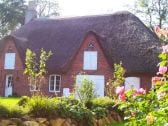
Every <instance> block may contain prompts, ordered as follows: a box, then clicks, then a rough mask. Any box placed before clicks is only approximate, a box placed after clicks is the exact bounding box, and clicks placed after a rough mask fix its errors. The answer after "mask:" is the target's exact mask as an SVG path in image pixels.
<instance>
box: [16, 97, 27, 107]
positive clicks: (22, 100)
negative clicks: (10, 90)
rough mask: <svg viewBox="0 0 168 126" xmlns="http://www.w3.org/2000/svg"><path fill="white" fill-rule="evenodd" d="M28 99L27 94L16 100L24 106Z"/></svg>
mask: <svg viewBox="0 0 168 126" xmlns="http://www.w3.org/2000/svg"><path fill="white" fill-rule="evenodd" d="M29 100H30V98H29V97H28V96H22V97H21V99H20V100H19V101H18V105H19V106H23V107H25V106H26V104H27V103H28V101H29Z"/></svg>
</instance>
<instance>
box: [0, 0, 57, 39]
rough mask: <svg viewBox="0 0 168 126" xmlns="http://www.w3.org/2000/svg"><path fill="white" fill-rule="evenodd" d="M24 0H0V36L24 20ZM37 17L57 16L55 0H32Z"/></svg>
mask: <svg viewBox="0 0 168 126" xmlns="http://www.w3.org/2000/svg"><path fill="white" fill-rule="evenodd" d="M25 1H26V0H0V38H2V37H4V36H5V35H7V34H9V33H10V32H11V31H14V30H16V29H17V28H19V27H20V26H22V25H23V24H24V22H25V11H26V9H27V8H28V6H27V5H26V2H25ZM34 1H35V3H36V6H37V8H36V10H37V14H38V15H37V16H38V17H50V16H57V15H58V14H59V13H58V3H57V2H56V1H55V0H34Z"/></svg>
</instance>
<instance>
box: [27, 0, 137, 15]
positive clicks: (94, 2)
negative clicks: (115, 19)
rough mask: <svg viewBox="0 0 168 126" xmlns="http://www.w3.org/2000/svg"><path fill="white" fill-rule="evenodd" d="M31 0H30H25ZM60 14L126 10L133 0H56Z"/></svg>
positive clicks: (107, 12)
mask: <svg viewBox="0 0 168 126" xmlns="http://www.w3.org/2000/svg"><path fill="white" fill-rule="evenodd" d="M26 1H27V2H28V1H32V0H26ZM57 1H58V4H59V9H60V14H61V16H65V17H66V16H84V15H97V14H109V13H113V12H116V11H123V10H128V6H133V5H134V1H135V0H57Z"/></svg>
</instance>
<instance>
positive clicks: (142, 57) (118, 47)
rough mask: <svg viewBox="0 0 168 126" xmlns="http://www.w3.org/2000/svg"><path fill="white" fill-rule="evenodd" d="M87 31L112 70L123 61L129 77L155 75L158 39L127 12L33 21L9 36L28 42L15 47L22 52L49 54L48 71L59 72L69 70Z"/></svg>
mask: <svg viewBox="0 0 168 126" xmlns="http://www.w3.org/2000/svg"><path fill="white" fill-rule="evenodd" d="M89 31H93V32H94V33H95V34H96V35H97V36H98V39H99V41H100V44H101V46H102V48H103V51H104V53H105V55H106V57H107V60H108V61H109V63H110V64H111V66H113V63H115V62H117V63H118V62H120V61H122V62H123V65H124V67H125V69H126V70H127V72H128V73H130V72H131V73H134V72H136V73H141V72H149V73H153V72H155V70H156V64H157V62H158V61H157V52H158V50H157V47H158V44H159V39H158V38H157V36H156V35H155V34H154V33H152V32H151V31H150V30H149V29H148V28H147V27H146V26H145V25H144V24H143V23H142V22H141V21H140V20H139V19H138V18H137V17H136V16H135V15H133V14H131V13H129V12H118V13H114V14H110V15H98V16H84V17H74V18H58V19H36V20H34V21H31V22H29V23H28V24H26V25H24V26H22V27H21V28H20V29H19V30H17V31H15V32H14V33H12V36H14V38H17V39H19V40H20V41H21V40H22V39H23V38H24V39H25V40H27V42H25V41H24V42H23V43H22V45H21V46H18V48H19V49H20V50H21V51H23V52H24V50H25V48H27V47H29V48H31V49H33V50H34V51H39V50H40V49H41V48H44V49H45V50H51V51H52V52H53V53H54V55H53V56H52V57H51V58H50V60H49V61H48V70H49V71H50V72H58V71H59V72H60V71H66V70H67V69H68V67H66V66H67V64H68V63H69V61H70V60H71V59H73V56H74V55H75V53H76V52H77V50H78V49H79V47H80V45H81V43H82V40H83V39H84V37H85V35H86V34H87V33H88V32H89ZM20 41H19V42H17V40H16V44H17V43H18V44H20V43H21V42H20ZM22 54H24V53H22ZM23 57H24V56H23ZM65 68H66V69H65Z"/></svg>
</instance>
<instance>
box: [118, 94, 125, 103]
mask: <svg viewBox="0 0 168 126" xmlns="http://www.w3.org/2000/svg"><path fill="white" fill-rule="evenodd" d="M118 98H119V99H120V100H121V101H125V100H126V99H127V97H126V95H125V93H121V94H119V96H118Z"/></svg>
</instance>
